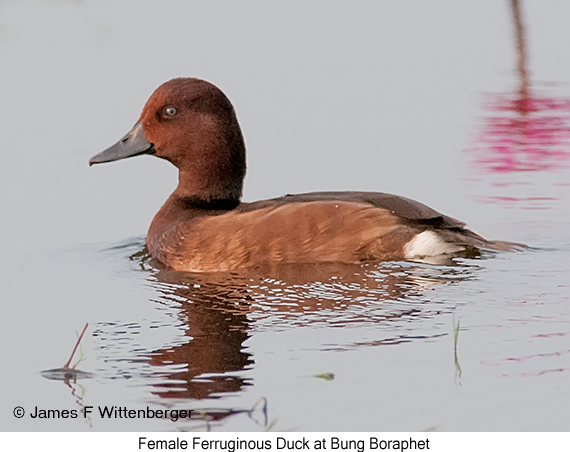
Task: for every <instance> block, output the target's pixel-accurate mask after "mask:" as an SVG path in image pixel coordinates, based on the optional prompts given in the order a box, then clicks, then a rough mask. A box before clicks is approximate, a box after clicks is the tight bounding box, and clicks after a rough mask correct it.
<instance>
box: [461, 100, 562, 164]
mask: <svg viewBox="0 0 570 452" xmlns="http://www.w3.org/2000/svg"><path fill="white" fill-rule="evenodd" d="M486 109H487V110H489V111H491V112H492V113H491V114H490V115H489V116H487V117H485V118H484V120H483V124H482V128H483V130H482V134H481V137H480V139H479V142H478V143H477V144H476V145H475V146H474V147H473V148H472V151H473V152H474V162H475V163H476V166H477V167H478V169H480V170H483V172H485V173H505V172H515V171H545V170H554V169H561V168H564V167H566V166H567V162H568V161H570V99H565V98H549V97H526V98H525V97H519V94H518V93H517V95H506V94H505V95H498V96H496V97H494V98H492V99H490V100H488V101H487V103H486Z"/></svg>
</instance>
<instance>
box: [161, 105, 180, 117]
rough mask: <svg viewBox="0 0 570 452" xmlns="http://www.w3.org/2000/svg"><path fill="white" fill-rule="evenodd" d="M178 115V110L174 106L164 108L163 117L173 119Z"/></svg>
mask: <svg viewBox="0 0 570 452" xmlns="http://www.w3.org/2000/svg"><path fill="white" fill-rule="evenodd" d="M176 113H178V110H177V109H176V107H173V106H172V105H169V106H168V107H164V110H162V115H163V116H165V117H172V116H174V115H175V114H176Z"/></svg>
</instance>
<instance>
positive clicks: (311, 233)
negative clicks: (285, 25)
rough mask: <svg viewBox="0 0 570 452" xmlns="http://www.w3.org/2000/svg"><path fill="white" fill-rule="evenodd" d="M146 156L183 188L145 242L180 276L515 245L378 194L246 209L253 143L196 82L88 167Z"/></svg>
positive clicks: (166, 91) (166, 87) (170, 93)
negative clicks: (248, 150)
mask: <svg viewBox="0 0 570 452" xmlns="http://www.w3.org/2000/svg"><path fill="white" fill-rule="evenodd" d="M141 154H152V155H155V156H156V157H160V158H163V159H166V160H168V161H169V162H171V163H172V164H173V165H175V166H176V167H177V168H178V170H179V182H178V187H177V188H176V190H174V193H172V194H171V195H170V197H169V198H168V199H167V201H166V203H165V204H164V205H163V206H162V208H161V209H160V210H159V211H158V213H157V214H156V216H155V217H154V220H153V221H152V223H151V225H150V228H149V231H148V234H147V239H146V242H147V247H148V250H149V252H150V254H151V255H152V256H153V257H154V258H156V259H158V260H159V261H160V262H162V263H163V264H164V265H167V266H168V267H171V268H172V269H174V270H178V271H188V272H217V271H227V270H234V269H239V268H248V267H249V268H251V267H257V266H263V265H268V264H281V263H292V264H294V263H321V262H341V263H359V262H369V261H386V260H402V259H412V260H413V259H422V258H430V257H434V256H439V255H445V254H455V253H462V252H473V251H475V252H477V251H478V250H481V249H491V250H509V249H511V248H513V247H514V246H515V245H514V244H511V243H508V242H496V241H489V240H486V239H484V238H483V237H481V236H479V235H477V234H475V233H474V232H472V231H470V230H468V229H466V228H465V227H464V226H465V223H462V222H461V221H458V220H456V219H454V218H451V217H448V216H446V215H442V214H441V213H439V212H437V211H435V210H433V209H431V208H430V207H428V206H425V205H424V204H421V203H419V202H417V201H413V200H411V199H407V198H404V197H402V196H395V195H390V194H385V193H374V192H317V193H305V194H300V195H287V196H283V197H281V198H276V199H269V200H265V201H257V202H253V203H244V202H241V201H240V199H241V196H242V188H243V179H244V176H245V170H246V163H245V144H244V140H243V136H242V133H241V129H240V126H239V124H238V120H237V118H236V114H235V111H234V108H233V106H232V104H231V102H230V101H229V99H228V98H227V97H226V96H225V95H224V93H223V92H222V91H221V90H220V89H218V88H217V87H216V86H214V85H212V84H211V83H208V82H206V81H204V80H199V79H196V78H176V79H173V80H170V81H169V82H166V83H164V84H163V85H161V86H160V87H159V88H158V89H157V90H156V91H155V92H154V93H153V94H152V96H151V97H150V99H149V100H148V101H147V103H146V105H145V106H144V108H143V111H142V114H141V116H140V118H139V120H138V121H137V123H136V124H135V126H134V127H133V129H132V130H131V131H130V132H129V133H127V135H125V136H124V137H123V138H122V139H121V140H120V141H119V142H118V143H117V144H115V145H113V146H111V147H110V148H109V149H107V150H105V151H103V152H101V153H100V154H97V155H95V156H94V157H92V158H91V159H90V160H89V164H90V165H93V164H95V163H104V162H111V161H115V160H120V159H124V158H127V157H133V156H135V155H141Z"/></svg>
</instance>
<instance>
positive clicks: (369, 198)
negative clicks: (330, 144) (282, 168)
mask: <svg viewBox="0 0 570 452" xmlns="http://www.w3.org/2000/svg"><path fill="white" fill-rule="evenodd" d="M315 201H345V202H356V203H365V204H370V205H372V206H374V207H378V208H380V209H385V210H388V211H389V212H390V213H391V214H392V215H394V216H396V217H398V218H401V219H403V220H408V221H410V222H412V223H418V224H423V225H429V226H432V227H435V228H443V229H452V228H462V227H463V226H465V223H463V222H461V221H459V220H456V219H455V218H452V217H448V216H447V215H443V214H441V213H439V212H438V211H437V210H434V209H432V208H431V207H428V206H426V205H425V204H422V203H421V202H418V201H414V200H413V199H408V198H405V197H403V196H396V195H391V194H388V193H376V192H361V191H344V192H313V193H303V194H299V195H286V196H283V197H281V198H275V199H268V200H266V201H259V202H254V203H251V204H245V205H243V207H242V209H243V210H244V211H249V210H255V209H261V208H264V207H269V206H275V207H276V206H280V205H283V204H289V203H295V202H315Z"/></svg>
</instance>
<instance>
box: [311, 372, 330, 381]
mask: <svg viewBox="0 0 570 452" xmlns="http://www.w3.org/2000/svg"><path fill="white" fill-rule="evenodd" d="M313 377H315V378H322V379H323V380H326V381H332V380H334V374H333V373H332V372H325V373H322V374H316V375H313Z"/></svg>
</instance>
